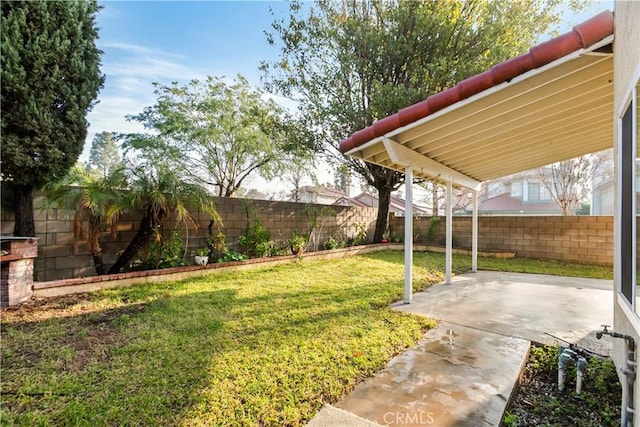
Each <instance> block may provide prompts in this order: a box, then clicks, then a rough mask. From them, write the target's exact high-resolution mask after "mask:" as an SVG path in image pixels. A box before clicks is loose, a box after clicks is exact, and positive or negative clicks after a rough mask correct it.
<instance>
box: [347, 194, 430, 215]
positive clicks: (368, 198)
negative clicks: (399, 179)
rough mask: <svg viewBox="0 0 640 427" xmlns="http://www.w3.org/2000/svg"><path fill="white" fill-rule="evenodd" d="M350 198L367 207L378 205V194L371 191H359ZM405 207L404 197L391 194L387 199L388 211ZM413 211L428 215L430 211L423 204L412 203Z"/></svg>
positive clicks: (398, 210)
mask: <svg viewBox="0 0 640 427" xmlns="http://www.w3.org/2000/svg"><path fill="white" fill-rule="evenodd" d="M351 200H353V201H357V202H359V203H362V204H364V205H365V206H369V207H377V206H378V196H376V195H375V194H371V193H367V192H364V193H360V194H358V195H357V196H356V197H354V198H352V199H351ZM404 207H405V199H403V198H402V197H398V196H394V195H391V197H390V200H389V211H390V212H404ZM413 213H414V215H430V214H431V211H430V210H429V209H427V208H425V207H423V206H420V205H416V204H415V203H414V204H413Z"/></svg>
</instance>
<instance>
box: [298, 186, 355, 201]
mask: <svg viewBox="0 0 640 427" xmlns="http://www.w3.org/2000/svg"><path fill="white" fill-rule="evenodd" d="M298 192H307V193H315V194H317V195H319V196H326V197H335V198H336V199H339V198H341V197H346V196H347V194H346V193H345V192H344V191H342V190H338V189H337V188H332V187H323V186H320V185H305V186H303V187H300V188H298Z"/></svg>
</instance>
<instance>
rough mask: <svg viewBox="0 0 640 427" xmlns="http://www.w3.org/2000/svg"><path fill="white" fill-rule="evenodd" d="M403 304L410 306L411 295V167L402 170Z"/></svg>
mask: <svg viewBox="0 0 640 427" xmlns="http://www.w3.org/2000/svg"><path fill="white" fill-rule="evenodd" d="M404 186H405V192H406V193H407V194H406V195H405V197H406V198H405V201H404V302H405V304H411V297H412V294H413V289H412V283H413V167H411V166H407V167H406V168H405V169H404Z"/></svg>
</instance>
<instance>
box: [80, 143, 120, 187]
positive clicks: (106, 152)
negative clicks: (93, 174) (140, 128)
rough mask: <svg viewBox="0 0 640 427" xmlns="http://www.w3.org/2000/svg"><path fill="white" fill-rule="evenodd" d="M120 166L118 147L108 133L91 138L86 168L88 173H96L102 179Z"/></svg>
mask: <svg viewBox="0 0 640 427" xmlns="http://www.w3.org/2000/svg"><path fill="white" fill-rule="evenodd" d="M119 164H120V153H119V152H118V145H117V144H116V142H115V140H114V139H113V137H112V136H111V134H110V133H109V132H101V133H99V134H97V135H95V136H94V137H93V142H92V143H91V151H90V152H89V162H88V163H87V167H88V169H89V170H90V171H94V170H96V171H98V172H99V173H100V175H101V176H102V177H103V178H106V177H107V176H109V173H110V172H111V171H112V170H113V169H114V168H115V167H116V166H117V165H119Z"/></svg>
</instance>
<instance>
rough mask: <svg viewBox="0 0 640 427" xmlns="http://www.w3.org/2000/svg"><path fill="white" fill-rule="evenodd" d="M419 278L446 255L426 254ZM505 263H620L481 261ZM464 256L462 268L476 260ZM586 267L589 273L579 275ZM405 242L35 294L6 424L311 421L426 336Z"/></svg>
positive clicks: (6, 392)
mask: <svg viewBox="0 0 640 427" xmlns="http://www.w3.org/2000/svg"><path fill="white" fill-rule="evenodd" d="M414 261H415V266H416V268H415V271H414V278H415V283H414V289H416V290H417V289H419V288H424V287H426V286H428V285H430V284H432V283H435V282H438V281H440V280H442V278H443V275H442V270H443V266H444V256H443V255H441V254H424V253H416V255H415V258H414ZM479 262H480V267H481V268H487V269H501V270H506V271H526V272H547V273H554V274H571V275H585V274H586V275H587V276H588V277H608V276H607V275H609V276H610V269H606V268H599V267H589V266H576V265H570V264H563V263H543V262H538V261H533V260H521V259H515V260H491V259H480V260H479ZM469 265H470V259H469V258H468V257H459V256H458V257H454V270H456V271H462V270H465V269H467V268H468V267H469ZM581 273H582V274H581ZM402 279H403V254H402V252H391V251H389V252H379V253H374V254H369V255H364V256H358V257H354V258H349V259H343V260H337V261H319V262H308V263H306V262H305V263H299V262H296V263H292V264H289V265H284V266H279V267H276V268H270V269H263V270H254V271H248V272H237V273H229V274H212V275H210V276H208V277H204V278H198V279H192V280H185V281H181V282H175V283H170V284H156V285H145V286H137V287H134V288H122V289H113V290H108V291H102V292H97V293H93V294H90V295H86V294H85V295H77V296H69V297H64V298H57V299H51V300H47V301H36V302H32V303H30V304H28V305H26V306H23V307H21V308H19V309H11V310H8V311H5V312H3V315H2V366H1V372H0V374H1V381H2V383H1V385H2V390H1V392H2V395H1V399H2V402H1V409H0V411H1V412H0V414H1V416H2V420H1V424H2V425H11V424H18V425H38V424H41V425H47V424H49V425H104V424H119V425H123V424H127V425H175V424H184V425H299V424H303V423H304V422H306V421H308V420H309V419H310V418H311V417H312V416H313V415H314V414H315V413H316V412H317V411H318V410H319V409H320V408H321V407H322V406H323V405H324V404H325V403H330V402H335V401H337V400H339V399H340V397H341V396H343V395H344V394H346V393H348V392H349V391H350V390H352V389H353V387H354V386H355V385H356V384H357V383H358V382H359V381H361V380H362V379H363V378H366V377H369V376H371V375H373V374H375V373H376V372H377V371H379V370H380V369H381V368H382V367H384V365H385V363H386V362H387V361H388V360H389V359H390V358H391V357H392V356H394V355H396V354H398V353H399V352H401V351H402V350H403V349H404V348H406V347H408V346H410V345H412V344H413V343H414V342H415V341H416V340H417V339H419V338H420V337H421V336H422V334H423V333H424V331H425V330H427V329H428V328H429V327H431V326H432V322H431V321H430V320H428V319H425V318H421V317H418V316H412V315H407V314H402V313H398V312H395V311H392V310H390V309H389V308H388V305H389V303H390V302H392V301H394V300H397V299H398V298H400V297H401V295H402Z"/></svg>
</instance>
